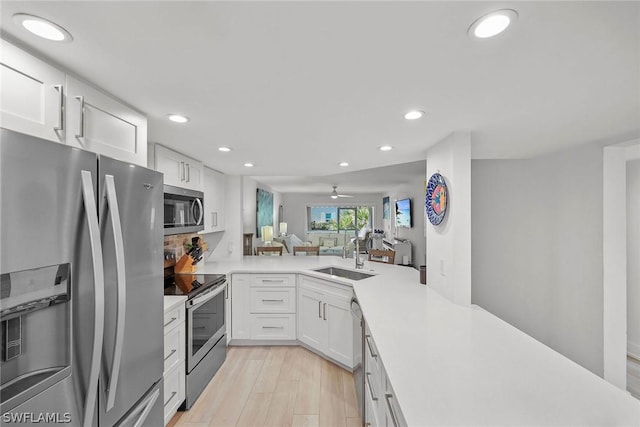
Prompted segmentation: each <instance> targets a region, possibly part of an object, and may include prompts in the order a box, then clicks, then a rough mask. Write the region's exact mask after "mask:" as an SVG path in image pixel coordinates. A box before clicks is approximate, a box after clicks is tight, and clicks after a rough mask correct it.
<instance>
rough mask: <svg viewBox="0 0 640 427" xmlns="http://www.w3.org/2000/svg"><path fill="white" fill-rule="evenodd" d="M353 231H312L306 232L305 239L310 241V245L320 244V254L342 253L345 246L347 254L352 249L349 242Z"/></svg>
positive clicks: (349, 254)
mask: <svg viewBox="0 0 640 427" xmlns="http://www.w3.org/2000/svg"><path fill="white" fill-rule="evenodd" d="M354 236H355V233H354V232H353V231H349V232H347V233H346V235H345V233H344V232H340V233H337V232H327V231H312V232H307V235H306V239H307V241H309V242H311V246H320V255H342V251H343V248H344V247H345V246H346V248H347V254H348V256H351V253H352V252H353V250H354V245H353V243H352V242H351V241H352V240H353V237H354Z"/></svg>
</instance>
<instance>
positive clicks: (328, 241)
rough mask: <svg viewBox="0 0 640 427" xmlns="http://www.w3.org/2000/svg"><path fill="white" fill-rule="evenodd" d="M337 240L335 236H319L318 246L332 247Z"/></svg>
mask: <svg viewBox="0 0 640 427" xmlns="http://www.w3.org/2000/svg"><path fill="white" fill-rule="evenodd" d="M337 240H338V239H336V238H335V237H332V238H329V237H321V238H320V246H324V247H325V248H333V247H334V246H336V245H337Z"/></svg>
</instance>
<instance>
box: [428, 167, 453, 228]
mask: <svg viewBox="0 0 640 427" xmlns="http://www.w3.org/2000/svg"><path fill="white" fill-rule="evenodd" d="M426 193H427V194H426V198H425V208H426V210H427V217H428V218H429V221H430V222H431V224H433V225H439V224H440V223H441V222H442V220H443V219H444V217H445V215H446V213H447V205H448V202H449V201H448V199H449V192H448V191H447V183H446V182H445V180H444V177H443V176H442V175H440V174H439V173H434V174H433V175H431V178H429V182H427V192H426Z"/></svg>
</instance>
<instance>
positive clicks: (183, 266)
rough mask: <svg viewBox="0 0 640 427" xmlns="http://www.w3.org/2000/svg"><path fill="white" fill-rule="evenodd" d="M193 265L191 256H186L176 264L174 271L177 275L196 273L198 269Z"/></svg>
mask: <svg viewBox="0 0 640 427" xmlns="http://www.w3.org/2000/svg"><path fill="white" fill-rule="evenodd" d="M192 264H193V258H191V256H190V255H187V254H184V255H182V257H181V258H180V259H179V260H178V262H176V265H175V267H173V271H175V272H176V273H195V272H196V269H197V267H196V266H195V265H192Z"/></svg>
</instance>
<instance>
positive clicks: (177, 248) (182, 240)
mask: <svg viewBox="0 0 640 427" xmlns="http://www.w3.org/2000/svg"><path fill="white" fill-rule="evenodd" d="M198 236H200V235H199V234H198V233H187V234H174V235H173V236H164V250H165V251H166V250H171V251H174V252H175V254H176V259H177V260H178V259H180V257H181V256H182V255H184V254H185V253H186V252H187V249H186V245H187V244H191V238H193V237H198Z"/></svg>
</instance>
